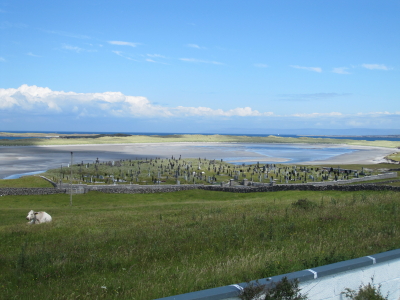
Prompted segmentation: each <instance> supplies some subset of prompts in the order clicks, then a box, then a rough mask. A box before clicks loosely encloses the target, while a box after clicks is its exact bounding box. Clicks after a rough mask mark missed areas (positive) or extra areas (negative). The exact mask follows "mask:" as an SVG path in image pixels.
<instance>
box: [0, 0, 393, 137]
mask: <svg viewBox="0 0 400 300" xmlns="http://www.w3.org/2000/svg"><path fill="white" fill-rule="evenodd" d="M399 15H400V2H399V1H385V0H384V1H368V0H365V1H351V0H350V1H349V0H347V1H341V0H335V1H331V0H324V1H320V0H318V1H316V0H315V1H308V0H302V1H294V0H292V1H286V0H282V1H265V0H264V1H235V0H229V1H225V0H218V1H208V0H201V1H200V0H185V1H182V0H168V1H167V0H143V1H125V0H121V1H118V0H116V1H75V0H72V1H56V0H53V1H40V0H37V1H26V0H24V1H21V0H13V1H2V0H0V35H1V36H0V40H1V43H0V130H1V131H6V130H49V131H52V130H54V131H119V132H193V133H196V132H221V133H224V132H235V133H241V132H248V133H276V132H278V131H279V130H281V131H282V132H284V131H285V130H287V129H303V128H312V129H316V130H317V129H320V130H321V132H323V129H334V130H338V131H339V130H342V129H349V130H350V129H351V130H358V129H363V128H364V129H368V128H370V129H380V130H383V131H384V130H390V129H392V130H393V129H400V106H399V103H400V89H399V86H400V85H399V83H400V76H399V68H400V55H399V54H400V35H399V29H400V18H399ZM366 131H368V130H364V132H366ZM383 131H382V132H383ZM360 132H361V131H360ZM388 132H389V131H388ZM399 132H400V131H399ZM391 133H393V131H391Z"/></svg>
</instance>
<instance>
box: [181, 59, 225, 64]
mask: <svg viewBox="0 0 400 300" xmlns="http://www.w3.org/2000/svg"><path fill="white" fill-rule="evenodd" d="M180 60H182V61H186V62H192V63H203V64H213V65H223V63H220V62H218V61H210V60H201V59H196V58H180Z"/></svg>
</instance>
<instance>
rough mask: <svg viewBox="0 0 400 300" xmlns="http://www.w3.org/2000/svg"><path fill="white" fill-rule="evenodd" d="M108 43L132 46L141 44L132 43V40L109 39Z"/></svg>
mask: <svg viewBox="0 0 400 300" xmlns="http://www.w3.org/2000/svg"><path fill="white" fill-rule="evenodd" d="M108 43H109V44H111V45H118V46H130V47H136V46H137V45H140V43H131V42H124V41H108Z"/></svg>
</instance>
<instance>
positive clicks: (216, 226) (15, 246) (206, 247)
mask: <svg viewBox="0 0 400 300" xmlns="http://www.w3.org/2000/svg"><path fill="white" fill-rule="evenodd" d="M398 198H399V197H398V193H393V192H354V193H353V192H347V193H344V192H335V191H329V192H323V193H322V192H295V191H293V192H277V193H254V194H233V193H222V192H207V191H200V190H193V191H184V192H177V193H169V194H153V195H113V194H101V193H95V192H91V193H89V194H85V195H77V196H74V206H73V207H69V206H68V205H69V196H68V195H52V196H19V197H17V196H15V197H11V196H7V197H1V198H0V235H1V240H2V243H0V287H1V295H2V297H4V299H35V297H36V298H39V297H40V298H41V299H55V298H57V299H77V298H78V297H79V298H78V299H96V298H98V299H154V298H159V297H163V296H168V295H175V294H181V293H185V292H190V291H196V290H201V289H206V288H212V287H217V286H222V285H227V284H232V283H238V282H243V281H247V280H251V279H258V278H263V277H268V276H273V275H277V274H282V273H287V272H292V271H296V270H301V269H305V268H312V267H315V266H318V265H323V264H327V263H333V262H336V261H341V260H346V259H351V258H355V257H359V256H364V255H370V254H373V253H377V252H382V251H387V250H390V249H394V248H398V247H400V236H399V234H398V231H399V225H400V224H399V220H398V217H397V216H398V213H399V210H400V203H399V200H398ZM30 209H35V210H45V211H47V212H48V213H50V214H51V215H52V217H53V222H52V223H48V224H41V225H34V226H28V225H27V224H26V220H24V217H25V215H26V214H27V212H28V211H29V210H30ZM32 291H35V293H32Z"/></svg>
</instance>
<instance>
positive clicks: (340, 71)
mask: <svg viewBox="0 0 400 300" xmlns="http://www.w3.org/2000/svg"><path fill="white" fill-rule="evenodd" d="M348 69H349V68H346V67H340V68H333V70H332V72H333V73H336V74H351V73H350V72H347V71H346V70H348Z"/></svg>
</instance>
